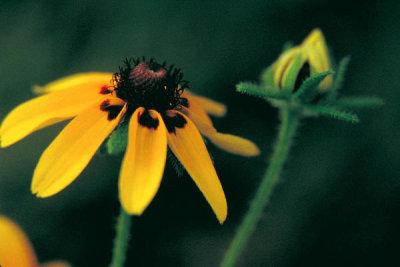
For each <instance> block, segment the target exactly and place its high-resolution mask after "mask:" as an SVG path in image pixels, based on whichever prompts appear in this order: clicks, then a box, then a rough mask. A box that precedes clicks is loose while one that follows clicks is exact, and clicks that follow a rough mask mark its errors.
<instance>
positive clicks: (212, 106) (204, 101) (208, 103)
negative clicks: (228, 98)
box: [182, 90, 226, 117]
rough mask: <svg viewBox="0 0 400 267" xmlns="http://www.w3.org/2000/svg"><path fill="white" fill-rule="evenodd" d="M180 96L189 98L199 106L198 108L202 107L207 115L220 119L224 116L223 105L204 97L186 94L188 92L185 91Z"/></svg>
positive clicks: (224, 109)
mask: <svg viewBox="0 0 400 267" xmlns="http://www.w3.org/2000/svg"><path fill="white" fill-rule="evenodd" d="M182 96H183V97H185V96H186V97H190V99H191V100H192V101H195V102H196V103H197V104H199V105H200V107H202V108H203V109H204V110H205V111H206V112H207V113H208V114H211V115H214V116H217V117H222V116H225V114H226V106H225V105H224V104H221V103H219V102H216V101H214V100H211V99H209V98H206V97H202V96H198V95H195V94H193V93H192V92H188V90H185V92H184V93H183V94H182Z"/></svg>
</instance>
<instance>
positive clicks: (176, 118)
mask: <svg viewBox="0 0 400 267" xmlns="http://www.w3.org/2000/svg"><path fill="white" fill-rule="evenodd" d="M165 124H166V126H167V129H168V145H169V147H170V148H171V150H172V152H173V153H174V154H175V156H176V157H177V158H178V159H179V161H180V162H181V163H182V165H183V166H184V167H185V168H186V170H187V172H188V173H189V175H190V176H191V177H192V179H193V180H194V182H195V183H196V185H197V186H198V188H199V189H200V191H201V192H202V193H203V195H204V197H205V198H206V199H207V201H208V203H209V204H210V206H211V207H212V209H213V210H214V212H215V214H216V216H217V218H218V220H219V222H220V223H223V222H224V221H225V219H226V215H227V209H228V208H227V204H226V199H225V194H224V190H223V189H222V186H221V183H220V181H219V179H218V176H217V173H216V172H215V169H214V166H213V164H212V162H211V159H210V155H209V154H208V151H207V148H206V146H205V145H204V142H203V139H202V138H201V135H200V133H199V131H198V130H197V128H196V126H195V125H194V123H193V122H192V121H191V120H190V119H189V118H188V117H187V116H185V115H184V114H183V113H181V112H179V111H168V112H167V116H166V121H165Z"/></svg>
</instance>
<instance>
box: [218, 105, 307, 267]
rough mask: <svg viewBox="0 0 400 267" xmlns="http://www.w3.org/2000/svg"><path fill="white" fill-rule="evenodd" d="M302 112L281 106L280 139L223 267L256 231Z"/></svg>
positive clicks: (235, 256) (277, 179) (230, 261)
mask: <svg viewBox="0 0 400 267" xmlns="http://www.w3.org/2000/svg"><path fill="white" fill-rule="evenodd" d="M299 119H300V114H299V112H298V111H296V110H291V109H290V108H289V107H288V106H284V107H282V108H281V120H282V122H281V126H280V130H279V135H278V140H277V143H276V146H275V149H274V152H273V154H272V158H271V162H270V165H269V168H268V170H267V171H266V173H265V175H264V178H263V180H262V183H261V185H260V186H259V188H258V191H257V193H256V195H255V197H254V199H253V201H252V202H251V205H250V208H249V210H248V211H247V214H246V216H245V218H244V220H243V222H242V224H241V225H240V226H239V229H238V230H237V232H236V235H235V237H234V239H233V241H232V243H231V245H230V247H229V249H228V251H227V252H226V254H225V258H224V259H223V261H222V263H221V267H231V266H234V265H235V263H236V261H237V259H238V257H239V256H240V253H241V251H242V250H243V248H244V247H245V245H246V243H247V241H248V240H249V238H250V236H251V234H252V233H253V232H254V229H255V227H256V224H257V222H258V220H259V219H260V217H261V214H262V212H263V210H264V208H265V206H266V205H267V203H268V201H269V199H270V197H271V195H272V192H273V190H274V188H275V186H276V184H277V183H278V182H279V176H280V173H281V170H282V167H283V165H284V163H285V161H286V159H287V156H288V152H289V149H290V146H291V144H292V140H293V137H294V135H295V133H296V129H297V126H298V124H299Z"/></svg>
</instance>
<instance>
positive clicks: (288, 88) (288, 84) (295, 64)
mask: <svg viewBox="0 0 400 267" xmlns="http://www.w3.org/2000/svg"><path fill="white" fill-rule="evenodd" d="M302 58H303V56H302V53H299V54H297V55H296V57H295V58H294V59H293V61H291V62H290V63H289V66H288V69H287V70H286V72H288V75H287V76H286V78H285V79H284V80H283V81H282V91H283V92H285V93H291V92H292V91H293V88H294V84H295V83H296V79H297V76H298V75H299V71H300V69H301V67H302ZM283 76H284V75H283Z"/></svg>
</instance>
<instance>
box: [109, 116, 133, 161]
mask: <svg viewBox="0 0 400 267" xmlns="http://www.w3.org/2000/svg"><path fill="white" fill-rule="evenodd" d="M128 122H129V121H126V122H123V123H122V124H120V125H119V127H118V128H117V129H116V130H115V131H114V132H113V133H112V134H111V135H110V137H109V138H108V140H107V142H106V147H107V152H108V154H110V155H115V154H119V153H121V152H122V151H124V150H125V148H126V146H127V144H128V130H129V123H128Z"/></svg>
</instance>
